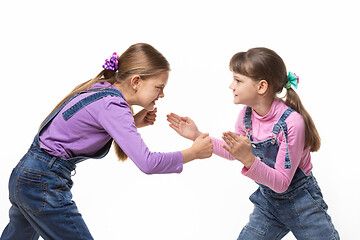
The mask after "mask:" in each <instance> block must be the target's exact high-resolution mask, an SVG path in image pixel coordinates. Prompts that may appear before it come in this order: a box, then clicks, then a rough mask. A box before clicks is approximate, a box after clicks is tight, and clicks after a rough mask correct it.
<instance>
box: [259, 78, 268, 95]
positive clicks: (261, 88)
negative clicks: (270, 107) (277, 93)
mask: <svg viewBox="0 0 360 240" xmlns="http://www.w3.org/2000/svg"><path fill="white" fill-rule="evenodd" d="M268 89H269V84H268V82H267V81H266V80H260V81H259V82H258V93H259V94H260V95H264V94H265V93H266V92H267V91H268Z"/></svg>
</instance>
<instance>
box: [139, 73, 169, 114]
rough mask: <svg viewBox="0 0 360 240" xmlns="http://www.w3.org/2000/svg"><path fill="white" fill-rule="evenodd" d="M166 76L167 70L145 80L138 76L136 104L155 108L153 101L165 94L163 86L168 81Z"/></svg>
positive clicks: (146, 107) (151, 108)
mask: <svg viewBox="0 0 360 240" xmlns="http://www.w3.org/2000/svg"><path fill="white" fill-rule="evenodd" d="M168 78H169V72H163V73H160V74H159V75H156V76H154V77H151V78H148V79H146V80H143V79H141V78H140V80H139V83H138V87H137V92H136V95H137V100H138V105H140V106H142V107H143V108H145V109H146V110H149V111H151V110H153V109H154V108H155V104H156V103H155V102H156V101H157V100H158V99H159V98H163V97H164V96H165V95H164V88H165V86H166V84H167V82H168Z"/></svg>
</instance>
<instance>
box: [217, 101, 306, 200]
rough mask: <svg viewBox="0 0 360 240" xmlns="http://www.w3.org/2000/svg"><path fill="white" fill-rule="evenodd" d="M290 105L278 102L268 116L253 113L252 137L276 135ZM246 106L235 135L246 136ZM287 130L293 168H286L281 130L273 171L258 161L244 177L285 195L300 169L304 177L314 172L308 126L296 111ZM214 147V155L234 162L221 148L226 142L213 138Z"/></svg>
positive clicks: (255, 139)
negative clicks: (277, 127)
mask: <svg viewBox="0 0 360 240" xmlns="http://www.w3.org/2000/svg"><path fill="white" fill-rule="evenodd" d="M287 108H288V106H287V105H286V104H285V103H284V102H283V101H281V100H280V99H275V100H274V101H273V103H272V106H271V109H270V111H269V112H268V113H267V114H266V115H265V116H260V115H258V114H257V113H256V112H255V111H253V113H252V116H251V124H252V137H253V141H254V142H260V141H264V140H267V139H269V138H271V137H272V136H273V133H272V129H273V127H274V125H275V124H276V123H277V122H278V121H279V119H280V117H281V115H282V114H283V113H284V111H285V110H286V109H287ZM245 110H246V106H245V107H244V108H243V109H242V111H241V112H240V114H239V116H238V119H237V121H236V124H235V133H236V134H238V135H246V130H245V124H244V122H243V119H244V115H245ZM285 122H286V124H287V128H288V147H289V154H290V159H291V166H292V168H291V169H285V168H284V165H285V164H284V163H285V154H286V142H285V137H284V133H283V132H282V131H280V133H279V135H278V136H277V139H278V142H279V152H278V154H277V156H276V163H275V166H274V168H271V167H269V166H267V165H266V164H265V163H263V162H261V161H260V160H259V159H258V158H255V162H254V163H253V165H252V166H251V168H250V169H247V168H245V167H244V168H243V169H242V174H244V175H245V176H247V177H249V178H251V179H253V180H254V181H256V182H258V183H261V184H263V185H265V186H268V187H269V188H271V189H272V190H273V191H275V192H278V193H281V192H285V191H286V190H287V189H288V187H289V185H290V183H291V180H292V178H293V176H294V174H295V172H296V169H297V168H298V167H299V168H300V169H301V170H302V171H303V172H304V174H306V175H309V173H310V172H311V169H312V163H311V155H310V151H309V149H308V148H305V123H304V120H303V118H302V116H301V115H300V114H299V113H297V112H295V111H294V112H293V113H291V114H290V115H289V117H288V118H287V119H286V120H285ZM212 143H213V145H214V154H216V155H218V156H221V157H223V158H227V159H230V160H234V158H233V157H232V156H231V155H230V154H229V153H228V152H227V151H226V150H225V149H224V148H223V147H222V146H223V145H225V144H226V143H225V142H224V141H223V140H220V139H216V138H212Z"/></svg>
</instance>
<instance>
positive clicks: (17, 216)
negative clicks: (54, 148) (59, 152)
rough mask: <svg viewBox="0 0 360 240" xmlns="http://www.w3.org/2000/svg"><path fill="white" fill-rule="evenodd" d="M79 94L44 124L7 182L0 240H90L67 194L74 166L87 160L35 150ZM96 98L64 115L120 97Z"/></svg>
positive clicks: (100, 93) (105, 150) (106, 148)
mask: <svg viewBox="0 0 360 240" xmlns="http://www.w3.org/2000/svg"><path fill="white" fill-rule="evenodd" d="M109 90H110V91H109ZM92 91H93V90H92ZM85 92H90V91H85ZM81 93H83V92H81ZM81 93H79V94H81ZM79 94H77V95H75V96H73V97H72V98H70V99H68V100H67V101H66V102H65V103H64V104H63V105H61V106H60V107H58V108H57V109H56V110H55V111H54V112H53V113H52V114H51V115H50V116H49V117H48V118H47V119H46V120H45V122H44V124H43V125H42V126H41V128H40V130H39V132H38V134H37V135H36V137H35V139H34V141H33V144H32V145H31V147H30V149H29V151H28V152H27V153H26V154H25V156H24V157H23V158H22V159H21V160H20V162H19V163H18V165H17V166H16V167H15V168H14V170H13V172H12V174H11V177H10V180H9V198H10V202H11V203H12V206H11V208H10V211H9V217H10V222H9V224H8V225H7V226H6V228H5V229H4V231H3V233H2V235H1V238H0V239H1V240H7V239H11V240H24V239H38V238H39V235H40V236H41V237H42V238H43V239H45V240H48V239H51V240H57V239H71V240H76V239H93V238H92V236H91V234H90V232H89V230H88V228H87V226H86V224H85V222H84V220H83V218H82V216H81V214H80V213H79V211H78V209H77V207H76V204H75V202H74V201H73V200H72V194H71V188H72V185H73V182H72V180H71V173H72V171H74V170H75V167H76V163H78V162H80V161H83V160H85V159H87V158H89V157H83V156H76V157H74V158H71V159H61V158H57V157H54V156H52V155H50V154H48V153H46V152H45V151H43V150H42V149H41V148H40V146H39V134H40V132H41V130H42V129H43V128H44V127H46V126H47V124H48V123H49V122H51V120H52V119H53V118H54V117H55V116H56V115H57V114H58V113H59V112H60V110H61V109H62V108H63V107H64V106H65V105H66V104H67V103H68V102H70V101H71V100H72V99H73V98H75V97H76V96H78V95H79ZM96 94H97V95H96V96H97V97H96V99H95V98H94V97H91V96H92V95H90V97H86V98H84V99H82V100H80V101H79V102H78V103H79V104H77V105H76V107H74V108H70V110H69V112H67V113H69V116H70V115H71V116H72V115H73V114H75V113H76V112H77V111H79V110H80V109H81V108H83V107H84V106H86V105H87V104H89V103H91V102H93V101H96V100H98V99H100V98H101V97H104V96H107V95H115V96H119V97H122V95H121V93H120V92H119V91H116V90H114V89H104V90H103V89H101V90H99V91H98V92H97V93H96ZM99 96H101V97H99ZM71 116H70V117H71ZM110 146H111V141H109V142H108V143H107V144H106V145H105V146H104V148H103V149H101V150H100V151H99V152H98V153H97V154H96V155H95V156H93V158H102V157H104V156H105V155H106V154H107V153H108V151H109V148H110Z"/></svg>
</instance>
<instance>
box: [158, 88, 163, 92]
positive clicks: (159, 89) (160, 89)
mask: <svg viewBox="0 0 360 240" xmlns="http://www.w3.org/2000/svg"><path fill="white" fill-rule="evenodd" d="M156 88H157V90H158V91H159V92H161V91H162V90H163V89H164V87H156Z"/></svg>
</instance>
